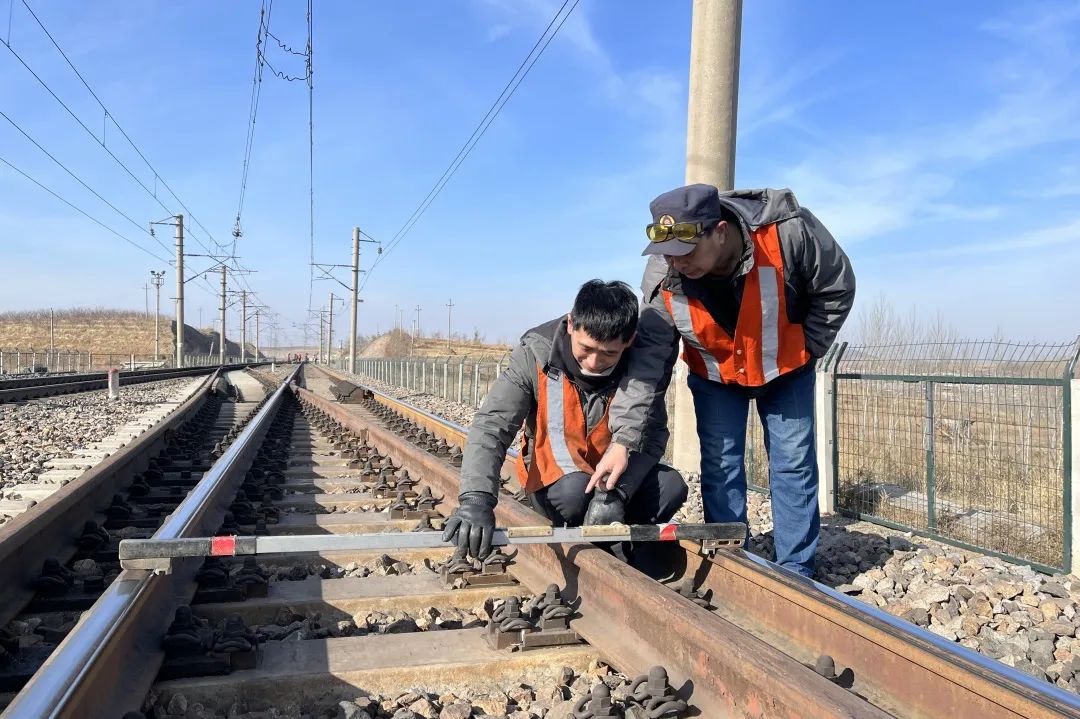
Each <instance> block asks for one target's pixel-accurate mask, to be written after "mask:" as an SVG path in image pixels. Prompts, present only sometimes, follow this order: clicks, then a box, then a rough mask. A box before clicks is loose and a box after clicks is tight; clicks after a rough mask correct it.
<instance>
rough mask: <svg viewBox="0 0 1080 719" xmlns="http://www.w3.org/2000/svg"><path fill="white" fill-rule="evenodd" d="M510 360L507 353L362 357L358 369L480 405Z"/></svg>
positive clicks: (415, 389) (405, 386)
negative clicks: (495, 355)
mask: <svg viewBox="0 0 1080 719" xmlns="http://www.w3.org/2000/svg"><path fill="white" fill-rule="evenodd" d="M506 363H507V358H506V357H505V356H503V357H481V358H479V359H469V358H458V357H423V358H404V357H402V358H398V357H382V358H371V359H360V360H358V361H357V367H356V368H357V371H358V372H359V373H360V374H363V375H366V376H368V377H371V378H372V379H376V380H379V381H380V382H385V383H387V384H390V385H393V386H395V387H401V388H402V389H405V390H408V391H410V392H416V393H421V394H430V395H434V396H436V397H441V398H443V399H447V400H451V401H454V402H459V403H461V404H464V405H468V406H470V407H479V406H480V405H481V404H482V403H483V401H484V398H485V397H487V393H488V391H490V390H491V385H492V384H494V382H495V380H496V379H498V377H499V375H500V374H502V371H503V370H504V369H505V368H506Z"/></svg>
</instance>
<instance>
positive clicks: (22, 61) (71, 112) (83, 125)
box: [2, 41, 211, 252]
mask: <svg viewBox="0 0 1080 719" xmlns="http://www.w3.org/2000/svg"><path fill="white" fill-rule="evenodd" d="M2 44H3V45H4V47H6V48H7V49H8V52H10V53H11V54H12V55H13V56H14V57H15V59H16V60H18V61H19V63H20V64H21V65H22V66H23V67H24V68H26V70H27V72H29V73H30V74H31V75H32V76H33V77H34V79H35V80H37V82H38V84H40V85H41V86H42V87H43V88H45V91H46V92H48V93H49V95H51V96H52V98H53V99H54V100H56V102H58V103H59V104H60V106H61V107H63V108H64V110H65V111H67V113H68V114H69V115H70V116H71V117H72V119H73V120H75V122H76V123H78V125H79V127H81V128H82V129H83V130H84V131H85V132H86V134H88V135H89V136H90V137H91V138H93V140H94V142H95V143H96V144H98V145H100V146H101V149H103V150H104V151H105V153H106V154H107V155H109V157H111V158H112V159H113V160H114V161H115V162H116V163H117V164H118V165H120V167H121V168H122V169H123V170H124V172H126V173H127V174H128V176H129V177H131V179H132V180H134V181H135V183H136V184H137V185H138V186H139V187H141V188H142V189H143V191H144V192H145V193H146V194H147V195H149V196H150V197H152V198H153V199H154V201H155V202H157V203H158V204H159V205H160V206H161V207H162V208H163V209H164V210H165V211H166V212H168V213H169V214H170V215H172V214H175V212H174V211H173V210H172V209H171V208H170V207H169V206H168V205H166V204H165V203H164V202H162V201H161V199H160V198H159V197H158V196H157V193H156V192H154V191H153V190H151V189H150V188H149V187H147V186H146V183H144V182H143V181H142V180H141V179H139V177H138V176H137V175H136V174H135V173H134V172H133V171H132V170H131V168H129V167H128V166H127V165H126V164H124V161H123V160H121V159H120V158H119V157H117V156H116V153H114V152H113V151H112V150H111V149H109V147H108V146H107V145H106V144H105V141H104V137H102V138H101V139H98V136H97V135H95V134H94V131H93V130H91V129H90V128H89V127H88V126H87V125H86V123H85V122H83V120H82V118H80V117H79V116H78V115H77V114H75V111H74V110H72V109H71V108H70V107H69V106H68V104H67V103H66V102H64V101H63V100H62V99H61V98H60V96H59V95H57V94H56V92H54V91H53V89H52V88H51V87H50V86H49V84H48V83H47V82H45V81H44V80H43V79H42V78H41V76H40V75H38V74H37V72H35V71H34V69H33V68H32V67H30V64H29V63H27V62H26V60H25V59H23V57H22V55H20V54H19V53H18V52H17V51H16V50H15V48H13V47H11V44H10V43H9V42H7V41H2ZM114 124H115V121H114ZM159 179H160V178H159ZM163 184H164V183H163ZM187 234H188V236H189V237H191V239H193V240H194V241H195V242H197V243H199V244H200V245H201V246H202V247H203V249H205V250H206V251H207V252H210V251H211V250H210V248H209V247H208V246H207V245H206V244H205V243H203V242H202V240H201V239H199V237H198V236H197V235H196V234H195V233H194V232H191V231H190V228H189V231H188V233H187Z"/></svg>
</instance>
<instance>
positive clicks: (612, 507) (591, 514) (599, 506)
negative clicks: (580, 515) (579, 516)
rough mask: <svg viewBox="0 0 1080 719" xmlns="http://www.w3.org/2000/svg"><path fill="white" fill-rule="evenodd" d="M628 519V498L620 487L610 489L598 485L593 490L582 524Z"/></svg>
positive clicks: (620, 521)
mask: <svg viewBox="0 0 1080 719" xmlns="http://www.w3.org/2000/svg"><path fill="white" fill-rule="evenodd" d="M625 520H626V499H625V498H624V497H623V494H622V492H620V491H619V490H618V488H616V489H613V490H611V491H610V492H609V491H606V490H604V489H602V488H601V487H597V488H596V489H594V490H593V496H592V500H591V501H590V502H589V508H588V509H587V510H586V511H585V521H584V522H582V524H614V523H616V522H619V523H622V522H624V521H625Z"/></svg>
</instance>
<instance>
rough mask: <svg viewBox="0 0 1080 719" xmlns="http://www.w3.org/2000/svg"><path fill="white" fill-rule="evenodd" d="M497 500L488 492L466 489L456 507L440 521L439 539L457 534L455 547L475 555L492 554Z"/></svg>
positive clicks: (449, 538) (447, 538)
mask: <svg viewBox="0 0 1080 719" xmlns="http://www.w3.org/2000/svg"><path fill="white" fill-rule="evenodd" d="M498 502H499V500H498V499H497V498H495V497H494V496H492V495H491V494H488V493H487V492H465V493H464V494H462V495H461V496H460V497H459V498H458V508H457V509H456V510H455V511H454V513H453V514H451V515H450V518H449V519H447V520H446V524H444V525H443V534H442V539H443V541H444V542H452V541H454V539H455V537H456V538H457V546H458V549H459V550H461V551H462V552H463V553H468V555H469V556H471V557H476V558H477V559H487V557H488V555H489V554H491V538H492V535H494V534H495V505H496V504H498Z"/></svg>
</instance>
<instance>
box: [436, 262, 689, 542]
mask: <svg viewBox="0 0 1080 719" xmlns="http://www.w3.org/2000/svg"><path fill="white" fill-rule="evenodd" d="M637 323H638V301H637V298H636V297H635V295H634V291H633V290H632V289H631V288H630V287H629V286H628V285H626V284H625V283H622V282H602V281H601V280H589V281H588V282H586V283H585V284H584V285H582V286H581V289H580V290H579V292H578V294H577V298H576V299H575V300H574V306H573V309H572V310H571V311H570V314H568V315H565V316H562V317H559V318H557V319H554V320H551V321H550V322H546V323H544V324H542V325H540V326H538V327H534V328H533V329H531V330H529V331H528V332H526V333H525V334H524V335H523V336H522V337H521V341H520V344H519V345H518V346H517V347H516V348H514V351H513V352H512V353H511V355H510V363H509V366H508V367H507V369H506V371H505V372H503V373H502V374H501V375H500V376H499V378H498V379H497V380H496V381H495V383H494V384H493V385H492V387H491V390H490V391H489V392H488V395H487V398H486V399H485V400H484V404H483V406H482V407H481V408H480V410H479V411H478V412H477V413H476V416H475V417H474V418H473V421H472V425H471V427H470V428H469V436H468V440H467V442H466V444H465V452H464V456H463V457H462V464H461V490H460V496H459V502H460V504H459V506H458V509H457V510H456V511H455V512H454V514H453V515H451V517H450V518H449V519H448V520H447V522H446V527H445V530H444V532H443V539H444V540H445V541H455V540H456V541H457V544H458V547H459V550H460V551H466V552H468V554H470V555H471V556H473V557H479V558H481V559H482V558H484V557H486V556H488V555H489V554H490V553H491V537H492V532H493V531H494V529H495V505H496V504H497V503H498V501H499V477H500V474H501V469H502V465H503V460H504V459H505V457H506V450H507V449H508V448H509V446H510V444H511V442H513V440H514V436H515V435H516V434H517V433H518V430H519V429H521V427H522V424H524V427H525V432H524V439H523V443H522V446H521V448H520V451H521V454H520V456H519V458H518V460H517V475H518V481H519V482H520V483H521V487H522V488H523V489H524V490H525V492H526V493H527V494H528V496H529V500H530V503H531V504H532V506H533V507H534V508H535V509H536V511H538V512H540V513H541V514H543V515H544V516H546V517H547V518H548V519H550V520H551V521H552V523H553V524H554V525H555V526H558V527H562V526H580V525H582V524H608V523H611V522H626V523H628V524H655V523H660V522H666V521H668V520H669V519H671V517H672V516H674V514H675V512H676V511H678V509H679V507H681V506H682V504H683V502H684V501H686V493H687V488H686V483H685V482H684V481H683V479H682V477H681V476H680V475H679V473H678V472H676V471H675V470H674V469H672V468H671V467H668V466H666V465H663V464H659V463H658V460H659V459H660V457H661V456H662V455H663V453H664V447H665V446H666V444H667V438H668V430H667V412H666V408H665V407H664V405H663V398H662V397H661V400H660V404H659V405H658V406H657V407H653V408H651V410H652V411H651V412H649V413H648V415H647V416H645V417H643V418H642V420H643V421H642V425H643V427H642V443H641V447H640V451H638V452H635V453H633V454H632V455H630V456H629V458H628V467H627V469H626V471H625V472H623V473H622V475H621V477H620V478H619V481H618V482H611V483H609V484H607V485H601V486H596V483H593V482H590V478H591V476H592V474H593V471H594V470H595V468H596V463H597V462H599V461H600V458H601V457H602V456H604V453H605V452H606V451H607V449H608V447H609V445H610V444H611V431H610V429H609V428H608V408H609V405H610V403H611V399H612V397H614V395H615V392H616V389H617V388H618V386H619V383H620V382H622V381H623V379H624V377H625V376H626V369H627V366H628V365H629V359H630V357H629V356H630V354H631V353H630V351H629V347H630V345H631V343H632V342H633V340H634V333H635V331H636V328H637ZM594 488H595V491H594ZM626 550H627V547H625V546H622V545H616V547H615V548H614V552H615V554H616V555H617V556H620V558H621V559H624V560H625V559H626V558H627V554H626Z"/></svg>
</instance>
